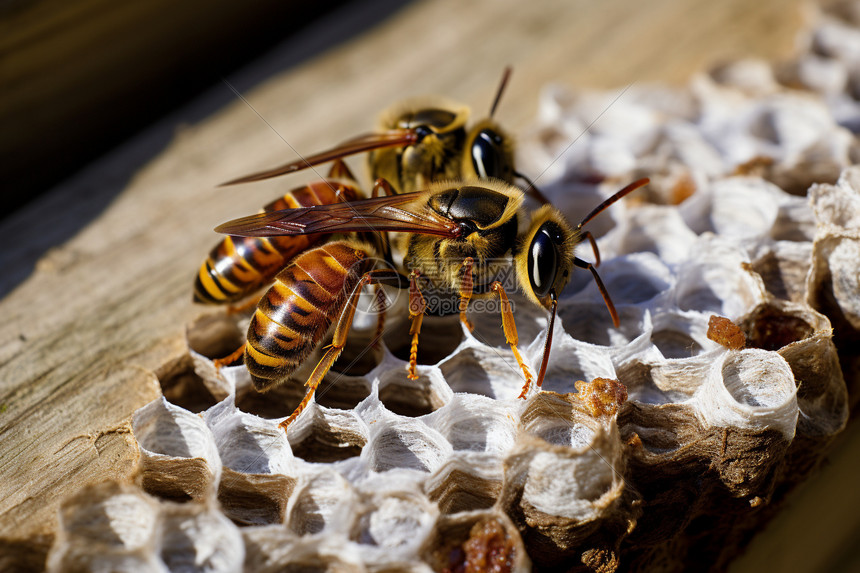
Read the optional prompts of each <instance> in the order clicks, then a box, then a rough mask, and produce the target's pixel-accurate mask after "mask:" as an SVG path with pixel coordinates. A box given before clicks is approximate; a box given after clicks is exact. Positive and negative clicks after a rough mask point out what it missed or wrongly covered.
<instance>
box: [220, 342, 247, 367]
mask: <svg viewBox="0 0 860 573" xmlns="http://www.w3.org/2000/svg"><path fill="white" fill-rule="evenodd" d="M244 354H245V344H242V346H240V347H239V348H237V349H236V350H234V351H233V352H231V353H230V354H228V355H227V356H225V357H224V358H216V359H215V360H213V361H212V364H214V365H215V370H221V369H222V368H224V367H225V366H230V365H231V364H233V363H234V362H236V361H237V360H239V358H241V357H242V356H243V355H244Z"/></svg>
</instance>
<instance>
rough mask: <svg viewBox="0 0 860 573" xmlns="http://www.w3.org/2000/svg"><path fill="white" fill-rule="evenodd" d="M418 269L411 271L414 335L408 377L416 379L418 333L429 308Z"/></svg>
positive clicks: (412, 334) (412, 330)
mask: <svg viewBox="0 0 860 573" xmlns="http://www.w3.org/2000/svg"><path fill="white" fill-rule="evenodd" d="M419 274H420V273H419V272H418V271H412V272H411V273H409V320H411V321H412V326H411V327H410V328H409V334H410V335H411V336H412V346H411V347H410V349H409V374H407V376H406V377H407V378H409V379H410V380H416V379H417V378H418V374H417V372H416V371H415V369H416V366H417V363H418V335H419V334H420V333H421V321H422V320H424V311H425V310H427V301H425V300H424V297H423V296H422V295H421V291H420V290H419V289H418V281H417V279H418V276H419Z"/></svg>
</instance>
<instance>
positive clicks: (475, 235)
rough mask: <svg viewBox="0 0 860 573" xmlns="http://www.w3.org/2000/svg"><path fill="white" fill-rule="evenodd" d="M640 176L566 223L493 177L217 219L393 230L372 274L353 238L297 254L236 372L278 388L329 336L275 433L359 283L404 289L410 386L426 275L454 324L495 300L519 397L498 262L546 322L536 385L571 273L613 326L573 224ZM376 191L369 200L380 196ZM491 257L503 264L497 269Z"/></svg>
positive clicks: (252, 226) (305, 228)
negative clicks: (585, 274)
mask: <svg viewBox="0 0 860 573" xmlns="http://www.w3.org/2000/svg"><path fill="white" fill-rule="evenodd" d="M647 182H648V180H647V179H640V180H638V181H635V182H633V183H631V184H629V185H627V186H626V187H624V188H623V189H621V190H620V191H618V192H617V193H615V194H614V195H612V196H611V197H609V198H608V199H606V200H605V201H603V202H602V203H601V204H600V205H598V206H597V207H595V208H594V209H593V210H592V211H591V212H590V213H589V214H588V215H586V216H585V217H584V218H583V219H582V220H581V221H580V222H579V224H578V225H577V226H575V227H572V226H571V225H570V224H569V223H568V222H567V221H566V220H565V218H564V216H563V215H562V214H561V212H560V211H558V210H557V209H556V208H554V207H553V206H551V205H548V204H547V205H543V206H541V207H540V208H539V209H537V210H536V211H534V212H533V213H528V212H527V211H526V209H525V207H524V197H525V194H524V192H523V191H522V190H521V189H520V188H518V187H516V186H514V185H511V184H509V183H506V182H504V181H501V180H495V179H472V180H465V181H461V180H452V181H436V182H433V183H431V184H429V185H428V187H427V189H425V190H421V191H413V192H406V193H397V192H396V191H394V190H393V189H392V188H391V186H390V185H388V184H387V183H386V182H385V181H384V180H379V181H377V183H376V185H375V186H374V194H375V195H377V196H376V197H372V198H369V199H364V200H357V201H345V202H338V203H330V204H325V205H315V206H311V207H301V208H292V209H283V210H272V211H268V212H263V213H260V214H257V215H252V216H250V217H245V218H241V219H236V220H234V221H231V222H228V223H225V224H223V225H221V226H219V227H217V228H216V229H215V230H216V231H217V232H219V233H225V234H228V235H232V236H239V237H253V238H261V237H279V236H307V235H315V234H317V233H355V232H360V233H368V232H374V233H379V234H386V233H389V232H395V233H404V235H403V237H404V238H405V240H404V242H403V243H404V245H405V247H404V255H403V263H402V265H400V268H393V267H391V266H390V265H389V264H386V265H384V266H380V261H381V260H385V259H381V258H379V257H378V256H377V255H379V253H378V251H377V249H378V247H376V246H374V245H373V244H372V243H368V242H364V241H362V240H359V239H344V240H332V241H330V242H328V243H325V244H323V245H321V246H318V247H315V248H312V249H309V250H306V251H304V252H302V253H301V254H299V255H298V256H296V257H295V258H294V259H293V260H292V261H290V263H289V264H288V265H287V266H286V267H285V268H284V269H283V270H282V271H280V272H279V273H278V274H277V276H276V277H275V279H274V284H273V285H272V287H271V288H270V289H269V290H268V291H267V292H266V293H265V294H264V295H263V297H262V298H261V300H260V302H259V304H258V306H257V308H256V311H255V312H254V315H253V316H252V318H251V323H250V325H249V327H248V337H247V342H246V344H245V345H244V346H243V353H244V359H245V364H246V366H247V368H248V370H249V371H250V373H251V378H252V380H253V383H254V386H255V388H256V389H257V390H259V391H265V390H268V389H269V388H271V387H272V386H273V385H275V384H278V383H281V382H284V381H286V380H287V379H288V377H289V375H290V374H291V373H292V372H293V371H294V370H295V369H296V368H297V367H298V365H299V364H301V363H302V362H303V361H304V360H305V359H306V358H307V357H308V356H309V355H310V353H311V351H312V350H313V349H314V348H315V347H316V346H317V344H319V342H320V341H321V340H322V339H323V337H324V336H325V335H326V332H327V331H328V330H329V328H330V327H331V325H332V324H334V325H335V327H334V335H333V338H332V342H331V345H330V346H329V347H327V349H326V352H325V353H324V354H323V356H322V358H321V359H320V361H319V363H318V364H317V366H316V368H315V369H314V370H313V372H312V373H311V375H310V377H309V378H308V380H307V382H306V383H305V385H306V388H307V389H306V393H305V396H304V397H303V399H302V401H301V403H300V404H299V405H298V406H297V407H296V409H295V410H294V411H293V413H292V414H291V415H290V416H289V417H288V418H287V419H286V420H284V421H283V422H282V423H281V426H282V427H283V428H286V427H287V426H288V425H289V424H290V423H291V422H292V421H293V420H295V418H296V417H297V416H298V415H299V414H300V413H301V412H302V410H303V409H304V408H305V406H306V405H307V403H308V402H309V400H310V399H311V397H312V396H313V394H314V392H315V390H316V388H317V386H318V385H319V383H320V382H321V381H322V379H323V377H324V376H325V375H326V373H327V372H328V371H329V369H330V368H331V367H332V365H333V364H334V363H335V361H336V360H337V359H338V357H339V356H340V354H341V352H342V351H343V348H344V346H345V344H346V337H347V333H348V332H349V328H350V326H351V324H352V321H353V318H354V316H355V311H356V305H357V303H358V298H359V295H360V293H361V291H362V289H363V288H364V287H365V286H368V285H378V286H385V285H387V286H390V287H395V288H398V289H403V290H406V291H408V302H409V320H410V323H411V324H410V331H409V332H410V336H411V348H410V355H409V364H408V377H409V378H411V379H415V378H417V373H416V363H417V349H418V338H419V334H420V331H421V324H422V320H423V317H424V314H425V311H426V310H427V302H426V300H425V297H424V296H423V295H422V283H421V281H420V280H419V279H420V277H422V276H429V277H434V278H436V279H437V280H440V281H441V282H443V283H445V284H449V285H450V286H452V287H454V288H455V289H456V290H457V292H458V293H459V298H460V304H459V312H460V317H461V320H463V321H464V322H466V323H467V324H468V322H467V319H466V314H465V313H466V310H467V308H468V305H469V301H470V300H471V299H472V298H475V297H497V299H498V301H499V308H500V312H501V318H502V328H503V330H504V334H505V340H506V342H507V343H508V345H510V347H511V350H512V352H513V355H514V357H515V358H516V360H517V363H518V365H519V367H520V368H521V370H522V372H523V375H524V377H525V384H524V385H523V388H522V392H521V394H520V397H523V398H524V397H525V396H526V395H527V393H528V391H529V389H530V388H531V385H532V380H533V377H532V374H531V372H530V370H529V368H528V366H527V365H526V364H525V362H524V361H523V359H522V356H521V355H520V353H519V351H518V349H517V345H518V342H519V340H518V337H517V329H516V324H515V322H514V316H513V312H512V309H511V304H510V301H509V299H508V295H507V293H506V292H505V287H504V285H503V284H502V283H501V282H500V281H498V280H497V278H496V273H497V271H498V270H499V265H500V264H501V265H507V266H511V265H512V266H513V267H514V269H515V276H516V279H517V283H518V285H519V288H520V289H521V290H522V291H523V292H524V293H525V295H526V297H527V298H528V299H529V300H530V301H531V302H532V303H534V304H536V305H539V306H541V307H543V308H545V309H547V310H548V311H549V313H550V320H549V322H548V326H547V332H546V338H545V340H544V349H543V356H542V359H541V365H540V369H539V371H538V374H537V381H536V384H537V386H538V387H540V385H541V384H542V382H543V378H544V375H545V373H546V368H547V364H548V360H549V354H550V347H551V343H552V334H553V326H554V324H555V316H556V310H557V306H558V295H559V293H560V292H561V291H562V289H563V288H564V287H565V285H567V283H568V281H569V279H570V274H571V272H572V270H573V268H574V267H578V268H582V269H585V270H588V271H590V272H591V274H592V277H593V279H594V281H595V282H596V284H597V287H598V289H599V291H600V293H601V295H602V297H603V300H604V302H605V304H606V307H607V309H608V310H609V313H610V315H611V317H612V321H613V323H614V324H615V326H616V327H617V326H618V325H619V320H618V314H617V312H616V310H615V307H614V305H613V303H612V300H611V298H610V296H609V293H608V292H607V290H606V287H605V286H604V285H603V282H602V281H601V279H600V276H599V275H598V273H597V270H596V269H595V267H596V266H597V265H599V263H600V254H599V251H598V248H597V244H596V242H595V240H594V237H593V236H592V234H591V233H590V232H588V231H585V230H583V226H584V225H585V224H587V223H588V222H589V221H590V220H591V219H593V218H594V217H595V216H597V215H598V214H599V213H600V212H602V211H603V210H604V209H606V208H607V207H608V206H609V205H611V204H613V203H615V202H616V201H618V200H619V199H621V198H622V197H624V196H625V195H627V194H629V193H630V192H632V191H634V190H635V189H637V188H639V187H641V186H643V185H645V184H646V183H647ZM380 189H382V190H385V191H386V195H385V196H380V195H381V194H380V193H379V190H380ZM586 240H587V241H589V243H590V244H591V247H592V250H593V252H594V255H595V263H594V264H592V263H589V262H587V261H584V260H582V259H580V258H579V257H577V256H576V254H575V248H576V246H577V245H579V244H580V243H582V242H584V241H586ZM499 261H502V262H501V263H500V262H499Z"/></svg>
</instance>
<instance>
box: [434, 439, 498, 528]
mask: <svg viewBox="0 0 860 573" xmlns="http://www.w3.org/2000/svg"><path fill="white" fill-rule="evenodd" d="M424 489H425V490H426V492H427V497H429V498H430V500H431V501H434V502H436V505H437V506H438V507H439V511H441V512H442V513H444V514H451V513H459V512H463V511H475V510H478V509H489V508H490V507H492V506H493V505H494V504H495V503H496V500H497V499H498V498H499V495H500V494H501V492H502V458H501V456H492V455H487V454H473V453H466V452H454V454H453V455H452V456H451V457H450V458H448V459H447V460H446V461H445V463H444V464H443V465H442V466H441V467H440V468H439V469H438V470H436V471H435V472H434V473H433V475H432V476H431V477H430V479H428V480H427V482H426V483H425V485H424Z"/></svg>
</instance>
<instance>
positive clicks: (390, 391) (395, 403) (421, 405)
mask: <svg viewBox="0 0 860 573" xmlns="http://www.w3.org/2000/svg"><path fill="white" fill-rule="evenodd" d="M406 374H407V373H406V369H405V368H401V367H398V368H393V369H386V370H382V371H381V372H380V374H379V400H380V401H381V402H382V403H383V404H384V405H385V407H386V408H387V409H388V410H389V411H391V412H394V413H395V414H399V415H401V416H409V417H412V418H415V417H418V416H423V415H425V414H429V413H430V412H433V411H434V410H437V409H438V408H441V407H442V406H443V405H444V404H445V403H446V402H448V400H450V399H451V389H450V388H449V387H448V385H447V384H445V381H444V380H443V379H442V376H441V374H440V373H439V371H438V370H436V369H426V368H422V369H419V370H418V379H417V380H410V379H409V378H407V376H406Z"/></svg>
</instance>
